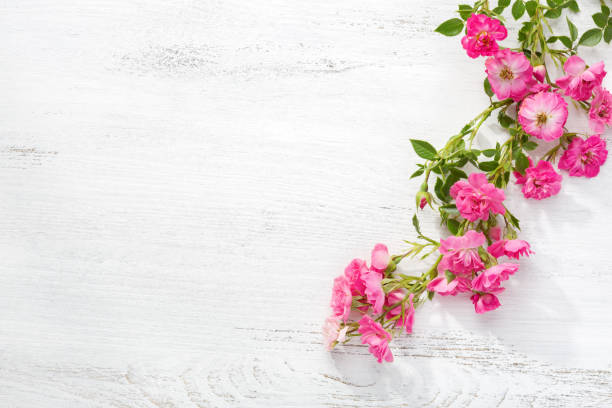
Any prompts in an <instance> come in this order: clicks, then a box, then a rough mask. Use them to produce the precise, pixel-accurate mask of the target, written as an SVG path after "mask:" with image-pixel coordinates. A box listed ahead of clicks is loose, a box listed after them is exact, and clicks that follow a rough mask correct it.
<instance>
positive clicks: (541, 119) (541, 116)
mask: <svg viewBox="0 0 612 408" xmlns="http://www.w3.org/2000/svg"><path fill="white" fill-rule="evenodd" d="M547 121H548V115H547V114H545V113H544V112H540V113H538V116H536V126H543V125H545V124H546V122H547Z"/></svg>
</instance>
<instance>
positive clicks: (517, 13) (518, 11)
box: [512, 0, 525, 20]
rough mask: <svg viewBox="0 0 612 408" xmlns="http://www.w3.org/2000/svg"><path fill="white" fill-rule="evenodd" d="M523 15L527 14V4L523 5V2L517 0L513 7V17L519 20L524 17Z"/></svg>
mask: <svg viewBox="0 0 612 408" xmlns="http://www.w3.org/2000/svg"><path fill="white" fill-rule="evenodd" d="M523 14H525V3H523V0H516V1H515V2H514V5H512V17H514V19H515V20H518V19H519V18H521V17H523Z"/></svg>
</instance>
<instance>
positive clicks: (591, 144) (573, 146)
mask: <svg viewBox="0 0 612 408" xmlns="http://www.w3.org/2000/svg"><path fill="white" fill-rule="evenodd" d="M607 157H608V150H607V149H606V141H605V140H603V139H602V138H601V137H600V136H599V135H593V136H591V137H589V138H588V139H586V140H583V139H581V138H579V137H575V138H574V139H572V142H571V143H570V145H569V146H568V148H567V150H566V151H565V153H563V156H561V160H560V161H559V168H560V169H563V170H568V171H569V175H570V176H574V177H582V176H584V177H595V176H596V175H597V174H599V167H600V166H601V165H603V164H604V163H605V161H606V158H607Z"/></svg>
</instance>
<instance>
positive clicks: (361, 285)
mask: <svg viewBox="0 0 612 408" xmlns="http://www.w3.org/2000/svg"><path fill="white" fill-rule="evenodd" d="M367 272H368V266H367V265H366V262H365V261H364V260H363V259H353V260H352V261H351V263H349V264H348V266H347V267H346V268H345V269H344V276H346V278H347V279H348V281H349V284H350V286H351V292H352V293H353V296H363V294H364V293H365V282H364V280H363V277H364V275H365V274H366V273H367Z"/></svg>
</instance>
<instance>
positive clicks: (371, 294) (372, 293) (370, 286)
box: [363, 270, 385, 313]
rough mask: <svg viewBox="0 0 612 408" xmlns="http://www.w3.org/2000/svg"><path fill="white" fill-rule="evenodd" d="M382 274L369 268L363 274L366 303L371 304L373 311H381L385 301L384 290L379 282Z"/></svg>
mask: <svg viewBox="0 0 612 408" xmlns="http://www.w3.org/2000/svg"><path fill="white" fill-rule="evenodd" d="M382 279H383V276H382V274H380V273H378V272H376V271H374V270H370V271H368V272H367V273H366V274H365V275H364V276H363V280H364V282H365V294H366V297H367V298H368V303H370V304H371V305H372V309H373V310H374V313H380V312H382V308H383V305H384V303H385V292H384V291H383V288H382V285H381V282H382Z"/></svg>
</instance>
